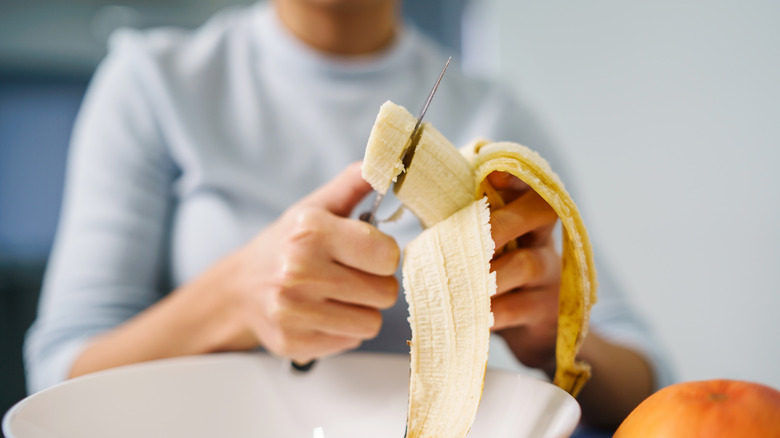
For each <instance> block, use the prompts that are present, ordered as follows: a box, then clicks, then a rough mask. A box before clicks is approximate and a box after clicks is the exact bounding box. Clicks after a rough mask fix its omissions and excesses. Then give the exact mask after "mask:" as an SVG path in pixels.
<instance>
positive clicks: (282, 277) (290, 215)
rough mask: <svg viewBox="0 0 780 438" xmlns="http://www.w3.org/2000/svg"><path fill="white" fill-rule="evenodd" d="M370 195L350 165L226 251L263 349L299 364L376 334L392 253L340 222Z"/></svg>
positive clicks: (395, 252)
mask: <svg viewBox="0 0 780 438" xmlns="http://www.w3.org/2000/svg"><path fill="white" fill-rule="evenodd" d="M370 191H371V188H370V186H369V185H368V184H367V183H366V182H365V181H363V179H362V178H361V175H360V165H359V163H355V164H352V165H350V166H349V167H348V168H347V169H346V170H345V171H344V172H342V173H341V174H340V175H338V176H337V177H336V178H334V179H333V180H332V181H330V182H329V183H327V184H326V185H324V186H323V187H321V188H320V189H318V190H316V191H315V192H313V193H311V194H310V195H309V196H307V197H306V198H304V199H303V200H301V201H300V202H298V203H296V204H295V205H293V206H292V207H290V208H289V209H288V210H287V211H286V212H285V213H284V214H283V215H282V216H281V217H280V218H279V219H278V220H277V221H276V222H274V223H273V224H271V225H270V226H269V227H268V228H266V229H265V230H263V231H262V232H261V233H260V234H259V235H257V236H256V237H255V238H254V239H253V240H252V241H251V242H250V243H249V244H248V245H247V246H245V247H244V248H242V249H241V250H240V251H238V252H237V253H235V254H234V257H235V260H234V262H236V263H237V266H238V269H237V270H235V271H234V272H237V275H236V276H235V278H234V279H233V281H232V284H233V286H234V287H233V290H234V291H235V292H237V294H235V296H237V297H238V300H237V302H238V305H239V307H240V309H241V310H240V312H241V314H242V318H243V321H244V323H245V324H246V327H247V328H248V329H249V331H251V333H252V334H253V335H254V336H255V337H256V338H257V340H258V341H259V343H260V344H261V345H262V346H264V347H265V348H266V349H267V350H269V351H270V352H272V353H274V354H276V355H278V356H281V357H286V358H290V359H292V360H294V361H296V362H299V363H305V362H307V361H309V360H311V359H314V358H319V357H323V356H327V355H331V354H335V353H338V352H342V351H346V350H350V349H354V348H356V347H358V346H359V345H360V344H361V342H362V341H364V340H366V339H370V338H373V337H375V336H376V335H377V334H378V332H379V329H380V326H381V324H382V317H381V314H380V309H386V308H389V307H391V306H392V305H393V303H394V302H395V300H396V298H397V294H398V282H397V280H396V278H395V277H394V275H393V274H394V273H395V271H396V268H397V267H398V262H399V257H400V250H399V248H398V246H397V244H396V243H395V241H394V240H393V239H392V238H391V237H389V236H387V235H386V234H383V233H382V232H380V231H379V230H377V229H376V228H375V227H373V226H371V225H369V224H367V223H364V222H360V221H357V220H353V219H349V218H347V216H348V215H349V214H350V212H351V211H352V209H353V208H354V207H355V205H356V204H357V203H358V202H359V201H360V200H361V199H362V198H363V197H365V195H366V194H367V193H369V192H370Z"/></svg>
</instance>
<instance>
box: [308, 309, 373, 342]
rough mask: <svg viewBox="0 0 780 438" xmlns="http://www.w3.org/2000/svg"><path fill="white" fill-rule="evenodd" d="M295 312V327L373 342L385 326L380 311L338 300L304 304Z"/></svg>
mask: <svg viewBox="0 0 780 438" xmlns="http://www.w3.org/2000/svg"><path fill="white" fill-rule="evenodd" d="M295 312H296V315H295V318H296V319H298V324H297V325H296V327H299V328H308V329H310V330H315V331H318V332H322V333H325V334H329V335H333V336H341V337H348V338H355V339H361V340H365V339H372V338H374V337H376V335H377V334H379V329H380V328H381V327H382V314H381V313H380V312H379V311H378V310H376V309H371V308H367V307H361V306H354V305H349V304H344V303H340V302H336V301H321V302H306V303H301V304H300V305H298V306H296V308H295Z"/></svg>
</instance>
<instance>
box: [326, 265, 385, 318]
mask: <svg viewBox="0 0 780 438" xmlns="http://www.w3.org/2000/svg"><path fill="white" fill-rule="evenodd" d="M317 293H318V294H319V297H320V298H324V299H328V300H332V301H338V302H341V303H345V304H352V305H358V306H363V307H370V308H374V309H389V308H390V307H392V306H393V304H395V302H396V300H397V299H398V279H396V278H395V276H393V275H389V276H379V275H373V274H368V273H365V272H362V271H358V270H356V269H353V268H350V267H348V266H342V265H335V266H334V267H333V272H332V277H331V278H330V279H329V281H328V282H327V283H324V284H322V287H320V288H319V289H318V290H317Z"/></svg>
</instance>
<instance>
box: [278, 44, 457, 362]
mask: <svg viewBox="0 0 780 438" xmlns="http://www.w3.org/2000/svg"><path fill="white" fill-rule="evenodd" d="M451 60H452V57H451V56H450V57H449V58H448V59H447V62H446V63H445V64H444V68H443V69H442V70H441V73H439V77H438V78H437V79H436V83H435V84H434V85H433V88H432V89H431V91H430V93H428V98H427V99H426V100H425V104H424V105H423V107H422V109H421V110H420V113H419V115H418V116H417V123H415V125H414V129H413V130H412V134H411V136H410V137H411V143H410V145H409V147H408V148H407V149H406V150H405V151H404V153H403V155H402V156H401V161H402V162H403V165H404V169H408V168H409V165H410V164H411V161H412V158H413V157H414V149H415V147H416V146H417V143H416V142H415V138H416V136H417V132H418V131H419V130H420V126H421V125H422V120H423V117H425V113H426V112H428V107H429V106H430V105H431V100H433V96H434V94H436V90H437V89H438V88H439V84H440V83H441V80H442V77H444V72H445V71H447V67H449V65H450V61H451ZM396 184H398V182H396ZM383 199H384V193H380V192H376V197H375V198H374V203H373V205H372V207H371V210H369V211H366V212H363V213H362V214H360V216H359V219H360V220H361V221H363V222H366V223H369V224H371V225H374V226H376V225H377V224H378V221H377V217H376V214H377V211H378V210H379V206H380V205H381V203H382V200H383ZM315 363H316V359H313V360H311V361H309V362H306V363H303V364H301V363H297V362H295V361H291V362H290V364H291V367H292V369H293V370H294V371H297V372H307V371H309V370H310V369H311V368H312V367H313V366H314V364H315Z"/></svg>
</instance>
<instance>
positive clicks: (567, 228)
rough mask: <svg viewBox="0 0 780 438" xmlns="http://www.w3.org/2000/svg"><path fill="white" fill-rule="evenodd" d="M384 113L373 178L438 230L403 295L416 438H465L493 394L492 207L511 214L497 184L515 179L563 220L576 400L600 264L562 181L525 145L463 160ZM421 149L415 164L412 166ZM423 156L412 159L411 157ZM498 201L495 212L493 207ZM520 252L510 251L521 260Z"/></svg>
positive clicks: (494, 148)
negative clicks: (500, 175)
mask: <svg viewBox="0 0 780 438" xmlns="http://www.w3.org/2000/svg"><path fill="white" fill-rule="evenodd" d="M415 123H416V120H415V118H414V116H412V115H411V114H410V113H409V112H408V111H407V110H406V109H405V108H403V107H401V106H399V105H396V104H394V103H392V102H389V101H388V102H386V103H384V104H383V105H382V106H381V108H380V111H379V114H378V115H377V119H376V122H375V124H374V127H373V128H372V131H371V135H370V136H369V141H368V144H367V147H366V154H365V157H364V161H363V178H364V179H365V180H366V181H368V182H369V183H370V184H371V186H372V187H373V188H374V190H376V191H378V192H381V193H386V191H387V190H389V189H390V185H391V184H392V182H396V184H395V186H394V191H395V194H396V196H397V197H398V199H399V200H401V202H403V204H404V205H405V206H406V207H407V208H409V209H410V210H411V211H412V212H413V213H414V214H415V215H416V216H417V217H418V218H419V219H420V222H421V223H422V224H423V226H424V227H425V228H426V229H425V230H424V231H423V232H422V233H421V234H420V235H419V236H418V237H417V238H415V239H414V240H413V241H412V242H411V243H410V244H409V245H408V246H407V247H406V248H405V250H404V263H403V269H402V270H403V286H404V294H405V298H406V300H407V303H408V306H409V323H410V325H411V328H412V340H411V341H410V342H409V345H410V356H411V364H410V367H411V376H410V383H409V407H408V419H407V436H408V437H409V438H416V437H448V438H449V437H463V436H465V435H466V434H467V433H468V430H469V428H470V427H471V424H472V423H473V420H474V417H475V416H476V411H477V408H478V406H479V401H480V398H481V394H482V385H483V383H484V375H485V367H486V364H487V356H488V339H489V334H490V327H491V326H492V325H493V317H492V314H491V313H490V297H491V296H492V295H493V294H494V293H495V291H496V279H495V274H494V273H490V260H491V258H492V257H493V254H494V251H495V250H496V249H495V248H494V244H493V240H492V238H491V235H490V223H489V210H488V207H487V205H488V203H489V204H490V205H491V206H492V207H493V208H499V207H501V206H502V205H503V200H502V199H501V197H500V195H499V194H498V192H497V191H496V190H495V189H493V188H492V187H491V186H490V184H489V183H488V181H487V180H486V178H487V175H488V174H490V173H491V172H493V171H503V172H509V173H511V174H513V175H515V176H517V177H518V178H520V179H521V180H523V181H525V182H526V183H527V184H528V185H529V186H530V187H531V188H533V189H534V190H535V191H537V192H538V193H539V194H540V195H541V196H542V197H543V198H544V199H545V200H546V201H547V202H548V203H549V204H550V206H551V207H552V208H553V209H554V210H555V211H556V213H557V214H558V216H559V217H560V218H561V223H562V225H563V230H564V232H563V234H564V236H563V237H564V245H563V255H562V266H563V270H562V274H561V285H560V298H559V310H558V335H557V341H556V374H555V377H554V380H553V383H555V384H556V385H558V386H560V387H561V388H563V389H564V390H566V391H568V392H570V393H571V394H572V395H574V396H576V395H577V394H578V393H579V391H580V389H581V388H582V386H583V385H584V383H585V382H586V381H587V379H588V378H589V377H590V368H589V366H588V365H587V364H585V363H581V362H578V361H576V354H577V352H578V351H579V347H580V344H581V342H582V339H583V337H584V336H585V334H586V332H587V326H588V319H589V314H590V306H591V305H592V304H593V303H594V302H595V300H596V284H597V281H596V271H595V267H594V263H593V253H592V248H591V245H590V241H589V239H588V235H587V231H586V229H585V226H584V224H583V222H582V218H581V216H580V214H579V212H578V210H577V207H576V205H575V204H574V202H573V201H572V199H571V196H569V194H568V193H567V192H566V190H565V189H564V187H563V184H562V183H561V181H560V179H559V178H558V176H557V175H556V174H555V173H554V172H553V171H552V169H551V168H550V166H549V164H548V163H547V162H546V161H545V160H544V159H543V158H542V157H541V156H539V155H538V154H536V153H535V152H533V151H531V150H530V149H528V148H526V147H525V146H522V145H519V144H516V143H508V142H502V143H490V142H489V141H487V140H475V141H474V142H472V143H471V144H469V145H467V146H464V147H463V148H461V149H460V150H458V149H456V148H455V147H454V146H453V145H452V143H450V142H449V141H448V140H447V139H446V138H445V137H444V136H443V135H442V134H441V133H440V132H439V131H437V130H436V129H435V128H434V127H433V126H431V125H430V124H428V123H424V124H423V125H422V126H421V128H420V129H419V130H418V133H417V135H416V136H415V137H416V138H414V139H411V138H410V137H411V134H412V131H413V129H414V125H415ZM413 143H416V146H415V147H414V148H413V154H414V156H413V159H412V160H411V161H410V162H411V164H410V165H409V168H405V167H404V165H403V163H402V160H401V157H402V156H403V155H404V152H405V151H406V149H407V148H409V147H411V146H412V144H413ZM410 153H411V152H410ZM486 200H487V201H486ZM512 249H514V243H513V242H510V244H508V245H507V246H506V247H504V248H500V249H498V251H511V250H512Z"/></svg>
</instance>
